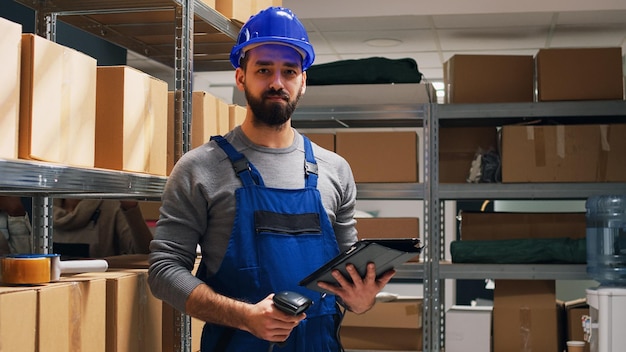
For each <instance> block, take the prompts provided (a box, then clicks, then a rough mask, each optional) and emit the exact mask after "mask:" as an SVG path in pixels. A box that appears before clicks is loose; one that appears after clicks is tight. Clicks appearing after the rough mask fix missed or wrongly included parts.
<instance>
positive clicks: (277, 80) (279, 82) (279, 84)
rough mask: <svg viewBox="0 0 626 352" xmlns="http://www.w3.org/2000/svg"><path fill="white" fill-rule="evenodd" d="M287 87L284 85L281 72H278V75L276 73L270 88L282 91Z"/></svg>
mask: <svg viewBox="0 0 626 352" xmlns="http://www.w3.org/2000/svg"><path fill="white" fill-rule="evenodd" d="M284 87H285V85H284V84H283V77H282V75H281V74H280V71H277V72H276V73H274V75H272V81H271V82H270V88H273V89H275V90H277V91H278V90H281V89H283V88H284Z"/></svg>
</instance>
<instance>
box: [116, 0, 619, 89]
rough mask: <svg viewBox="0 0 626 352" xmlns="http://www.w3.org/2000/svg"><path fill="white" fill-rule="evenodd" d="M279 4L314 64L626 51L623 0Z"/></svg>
mask: <svg viewBox="0 0 626 352" xmlns="http://www.w3.org/2000/svg"><path fill="white" fill-rule="evenodd" d="M381 3H384V4H385V6H384V7H383V6H381ZM283 5H284V6H286V7H289V8H291V9H292V10H293V11H294V12H295V13H296V15H297V16H298V17H299V18H300V20H301V21H302V22H303V23H304V25H305V27H306V28H307V31H308V33H309V38H310V41H311V43H312V44H313V46H314V48H315V51H316V61H315V63H316V64H320V63H327V62H332V61H337V60H346V59H360V58H367V57H374V56H381V57H386V58H389V59H398V58H413V59H415V61H416V62H417V64H418V68H419V70H420V72H422V73H423V75H424V77H425V79H427V80H428V81H430V82H433V83H437V82H441V81H442V80H443V69H442V67H443V63H444V62H445V61H446V60H448V59H449V58H450V57H452V56H453V55H455V54H500V55H535V54H536V53H537V51H538V50H539V49H541V48H559V47H621V48H622V52H623V53H626V1H624V0H596V1H593V2H591V1H587V0H561V1H555V0H543V1H541V0H525V1H516V2H515V3H514V4H513V2H512V1H501V0H472V1H469V0H447V1H438V2H436V1H422V0H387V1H385V2H380V1H375V0H342V1H336V0H333V1H331V0H316V1H301V0H283ZM128 64H129V65H133V66H135V67H138V68H140V69H142V68H143V69H144V70H145V71H147V72H149V73H151V74H154V75H155V76H157V77H161V78H163V79H165V80H168V81H169V82H171V81H172V77H173V73H172V71H171V69H170V68H168V67H165V66H163V65H160V64H154V63H150V62H147V61H146V60H145V59H143V58H141V57H140V56H138V55H136V54H133V53H130V54H129V62H128ZM598 64H602V63H598ZM194 80H195V81H194V89H203V90H211V89H218V88H227V89H228V87H231V88H232V86H233V80H234V76H233V72H232V71H226V72H223V71H222V72H204V73H196V75H195V76H194ZM225 94H226V95H228V93H225ZM218 95H220V94H219V93H218Z"/></svg>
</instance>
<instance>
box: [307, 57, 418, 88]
mask: <svg viewBox="0 0 626 352" xmlns="http://www.w3.org/2000/svg"><path fill="white" fill-rule="evenodd" d="M421 80H422V74H421V73H420V72H419V70H418V69H417V62H415V60H413V59H411V58H406V59H396V60H392V59H387V58H384V57H371V58H366V59H355V60H341V61H334V62H329V63H325V64H320V65H313V66H311V67H309V69H308V70H307V80H306V84H307V85H309V86H314V85H318V86H322V85H333V84H380V83H420V82H421Z"/></svg>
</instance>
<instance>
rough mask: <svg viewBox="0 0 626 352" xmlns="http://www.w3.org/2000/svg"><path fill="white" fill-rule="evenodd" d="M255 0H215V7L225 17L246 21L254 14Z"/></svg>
mask: <svg viewBox="0 0 626 352" xmlns="http://www.w3.org/2000/svg"><path fill="white" fill-rule="evenodd" d="M253 6H254V1H250V0H215V9H216V10H217V11H218V12H219V13H221V14H222V15H224V17H226V18H228V19H230V20H233V21H236V22H240V23H245V22H246V21H247V20H248V19H249V18H250V16H252V15H254V14H255V13H256V12H254V9H253V8H252V7H253Z"/></svg>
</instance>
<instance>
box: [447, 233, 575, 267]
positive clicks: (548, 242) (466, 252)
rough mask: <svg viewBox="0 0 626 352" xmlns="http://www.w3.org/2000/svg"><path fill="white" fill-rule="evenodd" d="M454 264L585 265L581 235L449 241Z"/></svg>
mask: <svg viewBox="0 0 626 352" xmlns="http://www.w3.org/2000/svg"><path fill="white" fill-rule="evenodd" d="M450 253H451V255H452V262H453V263H480V264H585V263H586V262H587V244H586V240H585V239H584V238H582V239H571V238H547V239H515V240H496V241H454V242H452V243H451V244H450Z"/></svg>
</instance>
